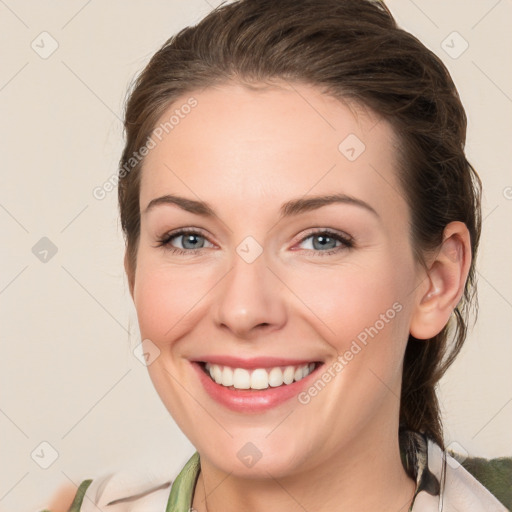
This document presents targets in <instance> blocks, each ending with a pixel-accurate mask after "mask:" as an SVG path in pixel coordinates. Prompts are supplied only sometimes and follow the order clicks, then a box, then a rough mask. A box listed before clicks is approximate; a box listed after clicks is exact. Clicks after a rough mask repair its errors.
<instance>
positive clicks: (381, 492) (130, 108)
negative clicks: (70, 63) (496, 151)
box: [70, 0, 505, 512]
mask: <svg viewBox="0 0 512 512" xmlns="http://www.w3.org/2000/svg"><path fill="white" fill-rule="evenodd" d="M125 127H126V136H127V140H126V146H125V149H124V152H123V155H122V158H121V165H120V172H119V178H120V179H119V205H120V213H121V223H122V227H123V230H124V233H125V235H126V243H127V245H126V256H125V269H126V273H127V277H128V281H129V284H130V292H131V295H132V297H133V300H134V303H135V307H136V310H137V316H138V322H139V327H140V331H141V335H142V338H143V340H144V342H143V349H144V350H143V352H144V354H145V357H146V361H147V366H148V371H149V375H150V378H151V379H152V382H153V384H154V386H155V388H156V390H157V392H158V394H159V396H160V397H161V399H162V401H163V403H164V404H165V406H166V407H167V409H168V410H169V412H170V413H171V415H172V416H173V418H174V419H175V421H176V422H177V424H178V425H179V426H180V428H181V429H182V430H183V432H184V433H185V434H186V435H187V437H188V438H189V439H190V441H191V442H192V443H193V444H194V446H195V447H196V448H197V452H196V453H195V454H194V456H193V457H192V458H191V459H190V460H189V462H188V463H187V464H186V466H185V467H184V468H183V470H182V471H181V472H180V474H179V475H178V476H177V478H175V479H173V481H172V483H171V482H170V481H158V482H157V481H155V482H147V483H144V484H133V483H130V484H128V483H127V482H124V481H123V479H122V477H120V476H119V475H105V476H103V477H101V478H97V479H93V480H92V481H91V480H86V481H84V482H83V484H82V485H81V486H80V489H79V490H78V492H77V493H76V496H75V500H74V503H73V505H72V507H71V509H70V510H72V511H76V510H83V511H89V510H97V509H98V508H99V509H100V510H112V511H114V512H115V511H127V510H146V511H147V510H155V511H156V510H161V511H164V510H166V511H171V510H172V511H185V510H189V509H194V510H196V511H199V512H204V511H208V512H215V511H220V510H222V511H231V510H247V511H259V510H266V511H272V510H287V511H295V510H297V511H298V510H309V511H313V510H315V511H318V512H322V511H324V510H350V511H359V510H381V511H388V510H389V511H400V510H402V511H407V510H408V511H414V512H417V511H423V510H425V511H427V510H428V511H430V510H432V511H433V510H441V509H442V510H465V511H473V510H475V511H477V510H478V511H480V510H486V511H491V510H493V511H494V510H495V511H501V510H505V508H504V507H503V506H502V505H501V504H500V502H499V501H498V500H497V499H496V498H495V497H494V496H493V495H492V494H491V493H490V492H489V490H488V489H486V488H485V487H484V486H483V485H482V484H481V483H480V482H478V480H476V479H475V478H474V477H473V476H472V475H471V474H470V473H469V472H468V471H467V470H466V469H465V468H464V467H463V466H460V465H459V464H457V462H456V460H455V459H453V458H452V457H450V456H449V455H447V454H445V453H444V452H443V450H444V443H443V432H442V425H441V418H440V411H439V405H438V401H437V397H436V392H435V386H436V384H437V382H438V381H439V379H440V378H441V376H442V375H443V374H444V372H445V371H446V369H447V368H448V367H449V366H450V364H451V363H452V361H453V359H454V358H455V356H456V355H457V354H458V352H459V351H460V349H461V347H462V345H463V343H464V340H465V337H466V331H467V314H468V312H469V309H470V306H471V303H472V298H473V295H474V274H475V268H474V261H475V257H476V253H477V248H478V242H479V236H480V180H479V178H478V176H477V174H476V173H475V171H474V170H473V168H472V167H471V165H470V164H469V162H468V161H467V159H466V157H465V154H464V143H465V135H466V117H465V113H464V109H463V107H462V105H461V102H460V99H459V97H458V94H457V91H456V89H455V86H454V85H453V83H452V80H451V78H450V76H449V74H448V72H447V70H446V68H445V67H444V66H443V64H442V63H441V61H440V60H439V59H438V58H437V57H436V56H435V55H434V54H433V53H432V52H430V51H429V50H427V49H426V48H425V47H424V46H423V45H422V44H421V43H420V42H419V41H418V40H417V39H416V38H414V37H413V36H412V35H410V34H408V33H407V32H405V31H403V30H401V29H399V28H398V27H397V26H396V24H395V22H394V20H393V18H392V16H391V14H390V12H389V11H388V10H387V8H386V7H385V6H384V5H383V4H381V3H377V2H370V1H365V0H300V1H299V2H297V1H296V0H294V1H291V0H282V1H280V2H273V1H272V0H240V1H237V2H234V3H232V4H228V5H225V6H222V7H220V8H218V9H216V10H214V11H213V12H212V13H210V14H209V15H208V16H207V17H206V18H205V19H203V20H202V21H201V22H200V23H199V24H198V25H197V26H195V27H189V28H186V29H184V30H183V31H181V32H180V33H179V34H177V35H176V36H175V37H173V38H171V39H170V40H169V41H168V42H167V43H166V44H165V45H164V46H163V47H162V49H160V50H159V51H158V52H157V53H156V54H155V55H154V57H153V58H152V59H151V61H150V63H149V64H148V66H147V67H146V68H145V70H144V71H143V72H142V74H141V75H140V76H139V77H138V79H137V81H136V83H135V86H134V88H133V90H132V92H131V95H130V97H129V100H128V102H127V108H126V118H125Z"/></svg>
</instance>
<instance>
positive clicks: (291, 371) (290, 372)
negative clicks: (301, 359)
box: [283, 366, 295, 384]
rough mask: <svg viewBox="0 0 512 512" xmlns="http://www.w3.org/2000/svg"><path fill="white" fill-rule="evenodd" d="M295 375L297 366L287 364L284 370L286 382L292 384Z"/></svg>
mask: <svg viewBox="0 0 512 512" xmlns="http://www.w3.org/2000/svg"><path fill="white" fill-rule="evenodd" d="M294 376H295V368H294V367H293V366H287V367H286V368H285V370H284V372H283V382H284V383H285V384H291V383H292V382H293V378H294Z"/></svg>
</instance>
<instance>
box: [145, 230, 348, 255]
mask: <svg viewBox="0 0 512 512" xmlns="http://www.w3.org/2000/svg"><path fill="white" fill-rule="evenodd" d="M188 234H193V235H199V236H201V237H203V238H205V239H206V237H205V236H203V235H202V234H201V233H200V232H199V231H198V230H196V229H180V230H179V231H175V232H171V233H167V234H166V235H164V236H163V237H161V238H159V239H158V240H157V245H156V246H155V247H163V248H164V249H165V250H167V251H171V252H172V253H174V254H180V255H195V254H197V253H199V252H200V251H201V250H203V249H205V248H204V247H201V248H199V249H180V248H179V247H173V246H172V245H170V242H171V240H173V239H174V238H177V237H179V236H182V235H188ZM319 235H327V236H328V237H329V238H333V239H334V240H337V241H339V242H341V244H342V245H339V246H338V247H335V248H334V249H328V250H325V251H320V250H314V249H301V250H303V251H308V252H313V253H315V255H318V256H321V257H323V256H330V255H332V254H336V253H338V252H339V251H342V250H346V249H352V248H353V247H354V245H355V244H354V240H353V238H352V237H351V236H349V235H341V234H340V233H338V232H335V231H331V230H329V229H321V230H317V231H311V232H309V233H308V235H307V236H305V237H303V238H302V239H301V240H300V241H299V244H301V243H303V242H304V241H306V240H307V239H308V238H311V237H313V236H319ZM210 243H211V242H210Z"/></svg>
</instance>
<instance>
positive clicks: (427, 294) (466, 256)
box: [410, 221, 472, 339]
mask: <svg viewBox="0 0 512 512" xmlns="http://www.w3.org/2000/svg"><path fill="white" fill-rule="evenodd" d="M471 257H472V255H471V241H470V235H469V231H468V229H467V227H466V225H465V224H464V223H463V222H459V221H454V222H451V223H450V224H448V225H447V226H446V228H445V230H444V234H443V243H442V244H441V247H439V250H438V251H437V253H436V254H435V255H434V256H433V257H432V259H431V261H430V262H429V267H428V270H427V271H426V276H425V281H424V284H423V286H420V287H418V296H417V298H418V300H417V304H416V306H415V310H414V313H413V315H412V318H411V326H410V333H411V334H412V335H413V336H414V337H415V338H417V339H429V338H432V337H434V336H436V335H437V334H439V332H441V330H442V329H443V327H444V326H445V325H446V324H447V323H448V321H449V319H450V315H451V314H452V312H453V310H454V309H455V308H456V306H457V304H458V303H459V301H460V299H461V297H462V294H463V293H464V288H465V285H466V279H467V277H468V273H469V269H470V266H471Z"/></svg>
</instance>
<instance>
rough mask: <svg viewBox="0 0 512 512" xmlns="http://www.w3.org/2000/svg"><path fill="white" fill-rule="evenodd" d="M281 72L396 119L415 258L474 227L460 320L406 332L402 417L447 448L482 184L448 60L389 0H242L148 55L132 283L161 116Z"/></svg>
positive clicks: (126, 221)
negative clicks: (432, 332) (443, 392)
mask: <svg viewBox="0 0 512 512" xmlns="http://www.w3.org/2000/svg"><path fill="white" fill-rule="evenodd" d="M278 79H284V80H287V81H290V82H302V83H305V84H310V85H313V86H320V87H321V88H322V90H323V92H325V93H326V94H329V95H331V96H334V97H336V98H339V99H342V100H348V101H353V102H355V103H356V104H361V105H365V106H367V107H369V108H371V109H372V110H373V111H375V112H377V113H378V114H380V115H381V116H382V117H383V118H384V119H386V120H387V121H388V122H389V123H390V124H391V125H392V126H393V128H394V130H395V132H396V133H397V135H398V137H399V141H400V149H401V151H400V158H399V159H400V162H399V163H400V168H399V171H398V177H399V180H400V183H401V187H402V189H403V193H404V197H405V198H406V201H407V203H408V205H409V208H410V211H411V216H412V226H411V241H412V244H413V247H414V250H415V255H416V257H417V259H418V261H420V262H423V263H424V260H423V256H424V255H425V254H426V253H427V251H432V250H435V249H436V248H438V247H439V245H440V244H441V241H442V236H443V230H444V228H445V226H446V225H447V224H448V223H449V222H451V221H461V222H464V223H465V224H466V226H467V227H468V230H469V233H470V236H471V250H472V255H473V261H472V264H471V268H470V271H469V276H468V279H467V281H466V285H465V290H464V296H463V298H462V299H461V301H460V303H459V305H458V306H457V308H456V309H455V311H454V315H453V325H450V323H451V322H449V323H448V325H446V326H445V328H444V329H443V330H442V331H441V332H440V333H439V334H438V335H437V336H435V337H434V338H432V339H430V340H416V339H415V338H413V337H412V336H410V337H409V340H408V344H407V348H406V352H405V358H404V366H403V379H402V393H401V404H400V425H401V428H407V429H411V430H415V431H425V432H426V433H427V434H429V435H430V436H431V437H432V438H434V440H435V441H437V442H438V443H439V444H440V446H441V447H443V448H444V440H443V430H442V422H441V415H440V410H439V403H438V400H437V396H436V385H437V383H438V381H439V379H440V378H441V376H442V375H443V374H444V372H445V371H446V369H447V368H448V367H449V366H450V364H451V363H452V362H453V360H454V359H455V357H456V356H457V354H458V353H459V351H460V349H461V348H462V345H463V343H464V340H465V338H466V332H467V322H468V315H469V313H470V311H469V310H470V306H471V304H472V303H473V304H474V305H475V312H476V296H475V286H474V285H475V270H474V261H475V256H476V252H477V247H478V242H479V238H480V225H481V218H480V195H481V183H480V179H479V178H478V175H477V174H476V172H475V171H474V169H473V168H472V166H471V164H470V163H469V162H468V161H467V159H466V157H465V154H464V145H465V139H466V116H465V112H464V109H463V106H462V104H461V101H460V99H459V96H458V93H457V90H456V88H455V86H454V84H453V82H452V80H451V78H450V75H449V73H448V71H447V69H446V67H445V66H444V65H443V64H442V62H441V60H440V59H439V58H438V57H436V55H434V54H433V53H432V52H431V51H429V50H428V49H427V48H426V47H425V46H424V45H423V44H422V43H421V42H419V41H418V39H416V38H415V37H414V36H412V35H411V34H409V33H408V32H406V31H404V30H402V29H400V28H398V27H397V25H396V23H395V20H394V19H393V17H392V15H391V13H390V12H389V10H388V9H387V8H386V7H385V6H384V5H383V4H382V3H381V2H372V1H369V0H280V1H279V2H276V1H275V0H240V1H236V2H233V3H229V4H224V5H221V6H220V7H218V8H217V9H215V10H213V11H212V12H211V13H210V14H209V15H208V16H206V17H205V18H204V19H203V20H202V21H201V22H200V23H199V24H197V25H196V26H193V27H187V28H185V29H183V30H181V31H180V32H179V33H178V34H176V35H175V36H173V37H171V38H170V39H169V40H168V41H167V42H166V43H165V44H164V45H163V47H162V48H161V49H160V50H159V51H158V52H157V53H156V54H155V55H154V56H153V57H152V59H151V61H150V62H149V64H148V65H147V66H146V68H145V69H144V70H143V71H142V73H141V74H140V75H139V76H138V78H137V79H136V81H135V83H134V86H133V89H132V91H131V93H130V96H129V99H128V101H127V105H126V115H125V131H126V146H125V149H124V152H123V154H122V158H121V162H120V164H121V170H120V173H119V178H120V179H119V189H118V193H119V207H120V214H121V225H122V228H123V231H124V233H125V236H126V251H127V252H126V255H127V262H128V279H129V282H130V287H132V286H133V280H134V275H135V271H136V256H137V248H138V241H139V230H140V207H139V189H140V176H141V168H142V165H143V162H144V161H143V159H141V160H140V161H139V160H138V159H133V158H132V157H133V155H134V154H135V153H136V152H137V151H138V150H139V149H140V148H141V147H143V146H144V144H145V142H146V141H147V139H148V137H149V136H150V135H151V132H152V130H154V128H155V125H156V123H157V120H158V119H159V118H160V117H161V116H162V115H163V113H164V112H165V111H166V110H167V109H168V108H169V107H170V105H171V104H172V103H173V102H174V101H175V100H176V99H177V98H178V97H180V96H183V95H184V94H190V93H192V92H193V91H197V90H198V89H203V88H206V87H209V86H212V85H213V84H219V83H224V82H227V81H236V82H238V83H242V84H245V85H250V84H254V85H257V84H261V83H264V82H271V81H272V80H278ZM127 169H128V170H129V172H127V171H126V170H127ZM452 330H453V332H452ZM449 334H452V335H453V336H452V338H453V343H452V344H451V347H449V346H448V345H449V343H448V341H449V337H450V336H449ZM448 348H451V350H448Z"/></svg>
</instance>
